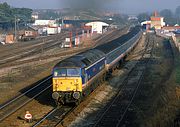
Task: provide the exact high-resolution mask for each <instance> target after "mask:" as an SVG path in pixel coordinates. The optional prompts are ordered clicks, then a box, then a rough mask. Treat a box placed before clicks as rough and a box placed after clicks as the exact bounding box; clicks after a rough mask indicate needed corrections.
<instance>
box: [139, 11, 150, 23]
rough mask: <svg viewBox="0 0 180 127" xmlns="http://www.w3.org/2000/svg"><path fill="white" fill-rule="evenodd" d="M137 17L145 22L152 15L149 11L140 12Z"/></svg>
mask: <svg viewBox="0 0 180 127" xmlns="http://www.w3.org/2000/svg"><path fill="white" fill-rule="evenodd" d="M137 17H138V21H139V22H143V21H146V20H149V19H150V15H149V14H148V13H140V14H139V15H138V16H137Z"/></svg>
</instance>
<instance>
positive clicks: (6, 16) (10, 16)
mask: <svg viewBox="0 0 180 127" xmlns="http://www.w3.org/2000/svg"><path fill="white" fill-rule="evenodd" d="M31 14H32V9H29V8H13V7H10V6H9V5H8V4H7V3H6V2H5V3H0V22H10V21H14V19H15V17H16V18H17V19H20V20H23V21H28V20H30V19H31Z"/></svg>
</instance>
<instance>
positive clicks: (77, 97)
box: [73, 92, 80, 100]
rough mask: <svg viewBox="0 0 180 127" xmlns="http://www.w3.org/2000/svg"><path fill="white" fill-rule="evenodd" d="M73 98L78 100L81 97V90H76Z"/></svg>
mask: <svg viewBox="0 0 180 127" xmlns="http://www.w3.org/2000/svg"><path fill="white" fill-rule="evenodd" d="M73 98H74V99H77V100H78V99H79V98H80V93H79V92H74V93H73Z"/></svg>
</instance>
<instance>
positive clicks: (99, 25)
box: [85, 21, 109, 34]
mask: <svg viewBox="0 0 180 127" xmlns="http://www.w3.org/2000/svg"><path fill="white" fill-rule="evenodd" d="M85 26H91V28H92V29H91V32H92V33H98V34H102V33H104V32H105V31H106V30H107V28H108V26H109V24H107V23H105V22H100V21H96V22H89V23H86V24H85Z"/></svg>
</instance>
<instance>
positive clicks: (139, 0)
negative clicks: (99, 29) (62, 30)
mask: <svg viewBox="0 0 180 127" xmlns="http://www.w3.org/2000/svg"><path fill="white" fill-rule="evenodd" d="M0 2H7V3H8V4H10V5H11V6H13V7H27V8H32V9H62V8H73V9H93V10H103V11H106V10H109V11H114V12H119V13H131V14H132V13H136V14H137V13H141V12H152V11H154V10H157V11H160V10H162V9H171V10H172V11H174V10H175V9H176V7H177V6H180V0H47V1H45V0H0Z"/></svg>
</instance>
